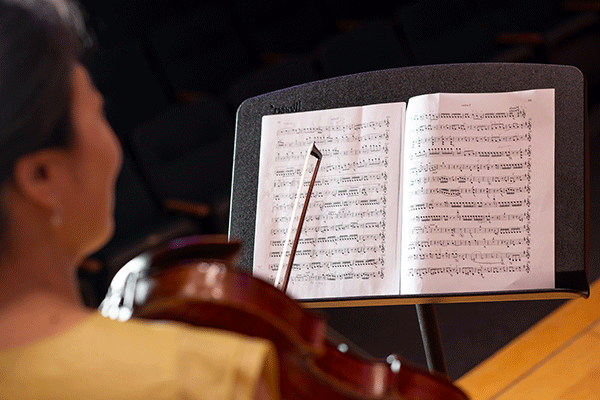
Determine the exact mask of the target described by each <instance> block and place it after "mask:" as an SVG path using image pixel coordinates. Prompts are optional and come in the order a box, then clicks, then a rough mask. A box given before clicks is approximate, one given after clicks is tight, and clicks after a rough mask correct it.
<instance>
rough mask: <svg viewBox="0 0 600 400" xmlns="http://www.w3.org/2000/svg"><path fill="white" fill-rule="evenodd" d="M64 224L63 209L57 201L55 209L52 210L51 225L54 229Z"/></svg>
mask: <svg viewBox="0 0 600 400" xmlns="http://www.w3.org/2000/svg"><path fill="white" fill-rule="evenodd" d="M62 222H63V217H62V207H61V206H60V203H59V202H58V201H57V202H56V203H55V207H54V209H53V210H52V216H51V217H50V224H51V225H52V226H53V227H54V228H58V227H60V226H61V225H62Z"/></svg>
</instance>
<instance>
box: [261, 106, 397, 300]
mask: <svg viewBox="0 0 600 400" xmlns="http://www.w3.org/2000/svg"><path fill="white" fill-rule="evenodd" d="M404 112H405V103H389V104H377V105H369V106H364V107H350V108H342V109H334V110H319V111H310V112H302V113H292V114H276V115H269V116H264V117H263V120H262V134H261V151H260V172H259V173H260V175H259V176H260V179H259V185H258V206H257V223H256V235H255V238H256V239H255V249H254V267H253V272H254V274H255V275H257V276H259V277H261V278H263V279H266V280H268V281H270V282H273V281H274V278H275V276H276V274H277V266H278V264H279V260H280V256H281V253H282V250H283V245H284V241H285V237H286V231H287V228H288V225H289V223H290V221H289V220H290V215H291V214H292V206H293V204H294V200H295V196H296V193H297V191H298V187H299V184H300V182H299V178H300V175H301V170H302V168H303V166H304V160H305V157H306V153H307V151H308V150H309V148H310V145H311V144H312V143H313V142H316V145H317V147H318V148H319V150H320V151H321V152H322V154H323V158H322V162H321V166H320V168H319V171H318V175H317V179H316V181H315V186H314V189H313V194H312V198H311V200H310V207H309V208H308V211H307V214H306V219H305V222H304V226H303V232H302V234H301V236H300V242H299V245H298V249H297V252H296V257H295V259H294V268H293V270H292V272H291V277H290V282H289V286H288V293H289V294H290V295H291V296H293V297H295V298H299V299H310V298H328V297H349V296H369V295H386V294H388V295H389V294H398V292H399V290H400V288H399V282H400V270H399V269H398V268H397V267H396V264H395V261H396V253H395V252H396V242H397V227H398V224H397V221H398V210H399V182H400V151H401V148H400V147H401V146H400V144H401V140H402V138H401V136H402V131H403V123H404ZM309 167H311V168H309V170H308V171H307V179H306V182H304V189H306V188H307V187H308V184H309V181H310V175H311V174H312V168H314V162H313V163H312V165H311V164H309ZM305 193H306V190H303V195H305ZM303 201H304V198H301V204H302V202H303ZM297 221H298V215H297V216H296V221H294V229H296V227H297V225H298V224H297ZM293 233H295V231H294V232H293ZM293 237H294V236H293V234H292V238H293ZM288 249H289V248H288ZM288 253H289V250H288ZM284 266H287V255H286V260H285V263H284Z"/></svg>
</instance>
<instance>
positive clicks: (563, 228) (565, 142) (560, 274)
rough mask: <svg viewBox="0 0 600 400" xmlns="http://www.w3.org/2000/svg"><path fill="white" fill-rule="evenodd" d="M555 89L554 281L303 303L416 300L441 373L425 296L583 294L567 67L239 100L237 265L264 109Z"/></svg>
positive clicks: (249, 260) (582, 229)
mask: <svg viewBox="0 0 600 400" xmlns="http://www.w3.org/2000/svg"><path fill="white" fill-rule="evenodd" d="M542 88H554V89H555V102H556V104H555V112H556V115H555V121H556V122H555V128H556V130H555V133H556V136H555V234H556V238H555V260H556V262H555V266H554V267H555V287H554V288H551V289H539V290H522V291H497V292H478V293H456V294H448V293H438V294H433V295H418V296H412V295H411V296H382V297H365V298H342V299H340V298H334V299H323V300H315V301H312V300H311V301H306V303H304V304H305V306H307V307H315V308H316V307H340V306H363V305H393V304H416V305H417V314H418V317H419V324H420V327H421V332H422V335H423V341H424V345H425V351H426V355H427V360H428V365H429V368H430V369H431V370H436V371H440V372H445V362H444V359H443V351H442V347H441V343H440V336H439V331H438V328H437V319H436V317H435V311H434V309H433V305H432V304H433V303H448V302H473V301H492V300H529V299H531V300H532V299H551V298H552V299H558V298H573V297H579V296H583V297H587V296H588V294H589V282H588V277H587V268H588V248H587V246H588V243H587V239H588V229H589V227H588V221H589V212H588V211H589V204H588V203H589V202H588V195H589V182H588V178H589V170H588V159H587V120H586V96H585V81H584V78H583V75H582V74H581V72H580V71H579V70H578V69H577V68H575V67H570V66H559V65H541V64H508V63H477V64H446V65H431V66H419V67H407V68H397V69H389V70H382V71H373V72H366V73H361V74H356V75H348V76H342V77H338V78H332V79H327V80H323V81H317V82H312V83H308V84H304V85H300V86H295V87H291V88H287V89H283V90H280V91H276V92H272V93H267V94H264V95H261V96H257V97H253V98H251V99H248V100H246V101H245V102H244V103H243V104H242V105H241V106H240V107H239V109H238V113H237V125H236V139H235V155H234V168H233V184H232V196H231V210H230V225H229V235H230V237H231V238H235V239H239V240H241V241H242V242H243V244H244V246H243V250H242V253H241V256H240V259H239V266H240V268H242V269H245V270H247V271H248V272H252V265H253V251H254V232H255V223H256V205H257V188H258V169H259V157H260V141H261V119H262V117H263V116H264V115H271V114H275V113H292V112H300V111H312V110H320V109H331V108H339V107H350V106H363V105H368V104H375V103H387V102H399V101H404V102H406V101H408V99H409V98H411V97H413V96H416V95H420V94H426V93H438V92H446V93H453V92H460V93H487V92H509V91H518V90H529V89H542Z"/></svg>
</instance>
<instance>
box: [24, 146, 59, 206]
mask: <svg viewBox="0 0 600 400" xmlns="http://www.w3.org/2000/svg"><path fill="white" fill-rule="evenodd" d="M65 162H66V160H65V157H64V155H62V154H61V150H56V149H47V150H40V151H37V152H35V153H31V154H27V155H25V156H23V157H21V158H20V159H19V160H17V162H16V163H15V166H14V171H13V179H14V185H15V189H17V190H18V191H19V192H21V194H22V195H23V196H24V197H25V198H27V199H29V200H30V201H31V202H32V203H34V204H37V205H38V206H41V207H43V208H45V209H47V210H49V211H52V210H54V208H55V207H56V206H57V204H56V203H57V201H58V198H59V192H60V189H61V188H60V187H61V186H62V183H64V182H61V180H63V179H64V178H65V176H64V172H65V171H64V169H65Z"/></svg>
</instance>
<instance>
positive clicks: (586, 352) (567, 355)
mask: <svg viewBox="0 0 600 400" xmlns="http://www.w3.org/2000/svg"><path fill="white" fill-rule="evenodd" d="M599 292H600V280H598V281H596V282H595V283H594V284H593V285H592V287H591V288H590V297H589V298H588V299H575V300H571V301H569V302H567V303H565V304H564V305H563V306H561V307H560V308H558V309H556V310H555V311H554V312H553V313H551V314H549V315H548V316H547V317H546V318H544V319H542V320H541V321H540V322H539V323H537V324H536V325H534V326H533V327H531V328H530V329H529V330H527V331H526V332H524V333H523V334H522V335H520V336H519V337H517V338H516V339H515V340H513V341H512V342H510V343H509V344H508V345H506V346H505V347H504V348H502V349H500V350H499V351H498V352H497V353H496V354H494V355H493V356H492V357H490V358H489V359H487V360H486V361H484V362H483V363H481V364H480V365H478V366H477V367H476V368H474V369H473V370H471V371H470V372H468V373H467V374H465V375H464V376H462V377H461V378H460V379H459V380H458V381H456V382H455V383H456V384H457V385H458V386H460V387H461V388H462V389H463V390H464V391H465V392H466V393H468V394H469V396H470V397H471V399H472V400H483V399H486V400H488V399H495V400H496V399H497V400H509V399H510V400H516V399H527V400H529V399H546V400H552V399H561V400H563V399H595V398H600V293H599Z"/></svg>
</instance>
